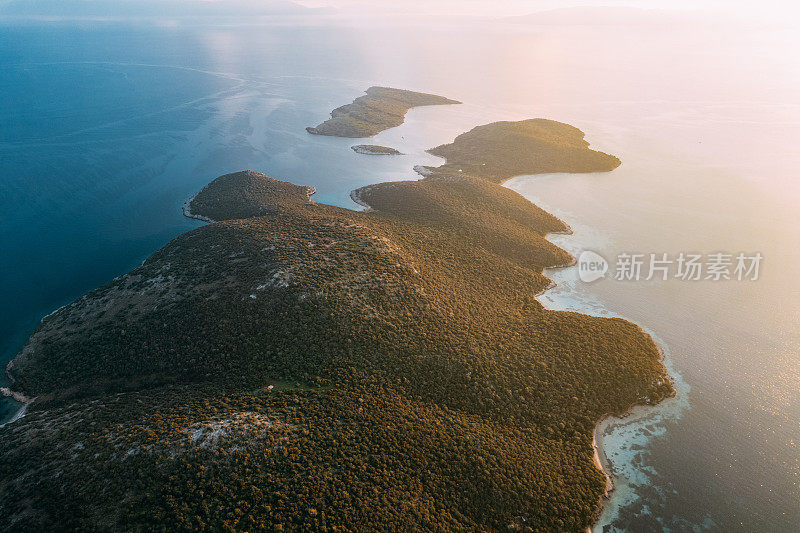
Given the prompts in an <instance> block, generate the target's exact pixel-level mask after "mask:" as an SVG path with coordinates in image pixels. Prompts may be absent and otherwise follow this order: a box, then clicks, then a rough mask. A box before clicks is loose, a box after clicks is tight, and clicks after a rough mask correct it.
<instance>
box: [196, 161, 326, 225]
mask: <svg viewBox="0 0 800 533" xmlns="http://www.w3.org/2000/svg"><path fill="white" fill-rule="evenodd" d="M315 192H316V190H315V189H314V187H298V186H297V185H294V184H292V183H289V182H287V181H278V180H275V179H272V178H269V177H267V176H265V175H264V174H262V173H260V172H254V171H252V170H244V171H241V172H234V173H232V174H225V175H224V176H220V177H219V178H217V179H215V180H214V181H212V182H211V183H209V184H208V185H206V186H205V187H203V189H202V190H201V191H200V192H199V193H197V195H196V196H195V197H194V198H192V199H191V201H190V202H189V210H190V216H200V217H204V218H209V219H211V220H232V219H236V218H250V217H257V216H264V215H267V214H272V213H276V212H278V211H280V210H281V209H286V208H290V207H291V206H294V205H298V204H305V203H308V197H309V196H311V195H312V194H314V193H315Z"/></svg>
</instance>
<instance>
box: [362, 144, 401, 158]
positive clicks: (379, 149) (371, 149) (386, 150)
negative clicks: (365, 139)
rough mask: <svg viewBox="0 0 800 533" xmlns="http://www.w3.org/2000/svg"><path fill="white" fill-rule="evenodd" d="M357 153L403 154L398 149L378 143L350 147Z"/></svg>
mask: <svg viewBox="0 0 800 533" xmlns="http://www.w3.org/2000/svg"><path fill="white" fill-rule="evenodd" d="M350 148H351V149H352V150H353V151H354V152H355V153H357V154H365V155H402V154H401V153H400V152H399V151H398V150H396V149H394V148H390V147H388V146H379V145H377V144H357V145H355V146H351V147H350Z"/></svg>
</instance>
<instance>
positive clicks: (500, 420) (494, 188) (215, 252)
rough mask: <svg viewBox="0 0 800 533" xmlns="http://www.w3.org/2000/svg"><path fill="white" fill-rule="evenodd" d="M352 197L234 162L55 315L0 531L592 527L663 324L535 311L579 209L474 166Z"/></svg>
mask: <svg viewBox="0 0 800 533" xmlns="http://www.w3.org/2000/svg"><path fill="white" fill-rule="evenodd" d="M553 124H557V123H553ZM486 146H487V148H486V149H485V150H481V149H476V151H475V152H474V157H475V158H477V160H478V161H481V162H485V161H491V160H494V159H495V157H499V156H497V154H495V153H494V152H495V151H502V150H504V148H502V144H498V143H493V144H487V145H486ZM534 146H535V145H534ZM482 167H483V165H477V166H471V167H470V168H478V169H479V170H480V169H481V168H482ZM493 168H494V167H493ZM486 176H487V177H489V178H491V179H495V174H487V175H486ZM354 195H356V196H357V198H358V199H359V201H361V202H363V203H365V204H368V205H369V206H371V208H372V209H370V210H368V211H365V212H355V211H349V210H346V209H340V208H335V207H331V206H327V205H321V204H314V203H311V202H310V200H309V198H308V194H307V189H306V188H303V187H296V186H294V185H291V184H288V183H285V182H279V181H276V180H271V179H270V178H268V177H266V176H264V175H263V174H258V173H255V172H245V173H237V174H229V175H226V176H222V177H220V178H218V179H217V180H215V182H212V184H210V185H209V186H207V187H206V188H205V189H204V190H203V191H202V192H201V193H200V194H198V195H197V197H196V198H195V199H194V200H193V201H192V203H191V209H192V212H193V213H194V214H196V215H199V216H207V217H210V218H214V219H216V220H219V222H216V223H213V224H210V225H207V226H204V227H201V228H198V229H196V230H194V231H191V232H189V233H187V234H185V235H182V236H180V237H178V238H177V239H175V240H173V241H172V242H170V243H169V244H168V245H167V246H165V247H164V248H162V249H161V250H159V251H157V252H156V253H155V254H153V255H152V256H151V257H150V258H149V259H148V260H147V261H145V263H144V264H143V265H142V266H140V267H139V268H137V269H135V270H133V271H131V272H130V273H128V274H126V275H124V276H121V277H120V278H117V279H116V280H114V281H112V282H111V283H109V284H108V285H106V286H104V287H101V288H99V289H96V290H94V291H92V292H90V293H88V294H87V295H86V296H84V297H83V298H81V299H79V300H76V301H75V302H73V303H71V304H69V305H68V306H66V307H64V308H62V309H61V310H59V311H57V312H56V313H54V314H52V315H51V316H49V317H47V318H46V319H45V320H43V322H42V324H41V325H40V326H39V328H38V329H37V330H36V332H34V334H33V335H32V336H31V339H30V341H29V343H28V344H27V345H26V347H25V348H24V349H23V351H22V352H21V353H20V355H19V356H18V357H17V358H16V359H15V362H14V366H13V368H12V370H11V373H12V375H13V378H14V379H15V380H16V381H15V388H17V389H18V390H21V391H24V392H26V393H27V394H29V395H36V396H38V399H37V400H36V402H34V403H33V404H32V405H31V406H30V408H29V414H28V415H27V416H26V417H24V418H23V419H21V420H19V421H17V422H15V423H13V424H10V425H8V426H6V427H4V428H0V440H1V441H2V442H3V443H4V445H5V446H4V449H3V451H0V530H7V531H39V530H42V529H54V528H55V529H80V530H97V529H104V530H105V529H122V530H131V529H144V530H154V529H158V530H161V529H166V530H188V529H192V530H197V529H200V530H259V529H267V530H277V531H280V530H284V531H289V530H320V531H325V530H330V531H353V530H355V531H358V530H382V531H398V530H443V531H452V530H504V529H507V528H508V527H509V526H510V525H513V526H514V527H515V528H517V529H522V530H528V531H547V530H552V531H582V530H584V529H585V528H586V527H587V526H588V525H589V524H590V523H591V522H592V521H593V519H594V517H595V515H596V513H597V511H598V508H599V499H600V496H601V495H602V494H603V492H604V489H605V481H604V477H603V475H602V473H601V472H600V471H598V470H597V468H596V467H595V466H594V463H593V452H592V447H591V442H592V432H593V428H594V426H595V423H596V422H597V420H599V419H600V418H601V417H602V416H603V415H605V414H608V413H622V412H625V411H627V410H628V409H629V408H630V407H631V406H633V405H635V404H640V403H655V402H658V401H660V400H661V399H662V398H664V397H667V396H669V395H671V394H672V387H671V384H670V381H669V379H668V377H667V375H666V373H665V370H664V368H663V366H662V365H661V363H660V361H659V354H658V351H657V349H656V346H655V345H654V343H653V341H652V340H651V339H650V337H649V336H647V335H646V334H644V333H643V332H642V331H641V330H640V329H639V328H638V327H636V326H635V325H633V324H631V323H629V322H626V321H624V320H620V319H605V318H596V317H589V316H584V315H580V314H577V313H567V312H555V311H548V310H545V309H544V308H543V307H542V306H541V305H540V304H539V303H538V301H537V300H536V299H535V298H534V296H535V295H536V294H537V293H539V292H541V291H542V290H544V289H545V288H546V287H547V285H548V283H549V281H548V280H547V278H545V277H544V276H543V275H542V268H543V267H545V266H548V265H561V264H565V263H567V262H569V261H570V260H571V258H570V256H569V255H568V254H567V253H566V252H564V251H563V250H561V249H559V248H557V247H556V246H554V245H552V244H551V243H549V242H548V241H546V240H545V239H544V235H545V234H547V233H548V232H553V231H565V230H566V229H567V228H566V226H565V225H564V224H563V223H562V222H561V221H559V220H558V219H556V218H555V217H553V216H551V215H549V214H547V213H545V212H544V211H542V210H541V209H539V208H537V207H535V206H533V205H532V204H530V203H529V202H528V201H527V200H525V199H524V198H522V197H521V196H519V195H518V194H516V193H514V192H513V191H510V190H508V189H505V188H503V187H501V186H500V185H497V184H496V183H493V182H492V181H487V180H485V179H483V175H481V174H476V175H465V173H464V172H462V173H458V174H457V175H448V174H446V173H444V172H442V171H441V170H439V171H437V172H436V173H435V175H433V176H431V177H429V178H427V179H424V180H421V181H416V182H399V183H382V184H379V185H371V186H369V187H365V188H362V189H359V190H358V191H355V192H354Z"/></svg>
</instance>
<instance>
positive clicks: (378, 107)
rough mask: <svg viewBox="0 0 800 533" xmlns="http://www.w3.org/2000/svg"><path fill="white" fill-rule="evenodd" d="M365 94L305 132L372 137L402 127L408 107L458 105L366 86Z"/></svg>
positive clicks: (441, 98) (438, 99)
mask: <svg viewBox="0 0 800 533" xmlns="http://www.w3.org/2000/svg"><path fill="white" fill-rule="evenodd" d="M366 93H367V94H366V95H365V96H359V97H358V98H356V99H355V100H353V103H351V104H347V105H343V106H342V107H337V108H336V109H334V110H333V111H331V118H329V119H328V120H326V121H325V122H323V123H322V124H320V125H319V126H317V127H315V128H312V127H308V128H306V131H308V133H313V134H315V135H330V136H334V137H372V136H373V135H376V134H378V133H380V132H382V131H383V130H386V129H389V128H394V127H395V126H399V125H400V124H402V123H403V121H404V120H405V116H406V113H407V112H408V110H409V109H411V108H412V107H418V106H425V105H447V104H460V103H461V102H458V101H456V100H450V99H449V98H445V97H443V96H437V95H435V94H427V93H418V92H414V91H406V90H403V89H392V88H389V87H370V88H369V89H367V91H366Z"/></svg>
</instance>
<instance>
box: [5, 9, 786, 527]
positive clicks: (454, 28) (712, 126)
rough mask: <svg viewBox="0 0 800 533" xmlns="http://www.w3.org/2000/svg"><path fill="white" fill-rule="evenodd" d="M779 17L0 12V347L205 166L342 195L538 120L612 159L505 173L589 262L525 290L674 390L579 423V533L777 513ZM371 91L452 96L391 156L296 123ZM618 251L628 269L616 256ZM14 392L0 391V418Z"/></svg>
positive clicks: (68, 292)
mask: <svg viewBox="0 0 800 533" xmlns="http://www.w3.org/2000/svg"><path fill="white" fill-rule="evenodd" d="M799 34H800V32H798V31H797V28H792V27H789V26H786V25H783V24H762V23H750V22H748V21H746V20H744V21H724V22H719V21H717V20H705V19H697V20H695V19H691V20H689V21H688V22H686V23H681V24H661V23H654V22H653V21H651V20H649V19H647V17H645V18H644V19H642V20H639V21H638V22H637V23H630V21H627V22H624V23H619V24H614V23H609V22H608V21H605V22H604V23H602V24H591V23H586V21H585V20H584V22H583V23H581V24H565V23H563V21H562V22H559V21H556V22H553V21H550V22H547V23H536V21H535V19H534V20H533V21H531V20H528V19H525V20H507V19H505V20H492V21H486V20H468V21H462V22H459V23H455V22H452V23H448V22H447V21H444V22H442V21H437V23H436V24H435V25H430V24H425V23H419V22H418V21H414V22H408V21H406V22H402V23H400V22H392V21H384V22H381V23H347V24H345V23H342V22H337V23H330V22H326V23H317V22H315V21H313V20H309V21H305V22H303V21H295V22H294V23H292V24H258V25H256V24H248V23H247V22H246V21H242V22H240V23H231V22H230V21H229V22H227V23H224V24H223V23H218V24H217V23H213V22H203V23H200V22H197V21H192V22H189V23H183V22H181V21H170V23H169V24H163V23H155V22H147V21H142V20H140V21H137V22H129V23H125V22H119V21H116V22H114V21H64V20H40V21H28V22H20V21H14V22H9V21H0V222H1V225H0V250H2V253H0V365H3V366H5V364H6V362H7V361H9V360H10V359H12V358H13V357H14V355H15V354H16V353H17V352H18V351H19V349H20V348H21V347H22V345H23V344H24V343H25V340H26V339H27V337H28V336H29V335H30V333H31V332H32V331H33V330H34V328H35V327H36V325H37V324H38V323H39V321H40V320H41V319H42V317H43V316H45V315H47V314H48V313H51V312H52V311H54V310H55V309H57V308H59V307H60V306H62V305H65V304H67V303H69V302H70V301H72V300H74V299H75V298H78V297H80V296H81V295H82V294H84V293H85V292H87V291H89V290H91V289H93V288H95V287H97V286H100V285H102V284H104V283H107V282H109V281H110V280H112V279H113V278H114V277H116V276H118V275H120V274H123V273H125V272H127V271H129V270H130V269H132V268H135V267H136V266H138V265H139V264H140V263H141V262H142V260H144V259H145V258H146V257H147V256H149V255H150V254H151V253H152V252H154V251H155V250H157V249H158V248H160V247H161V246H163V245H164V244H166V243H167V242H168V241H169V240H170V239H172V238H174V237H176V236H178V235H180V234H181V233H184V232H186V231H190V230H192V229H194V228H197V227H199V226H200V225H201V224H202V223H201V222H198V221H195V220H190V219H187V218H185V217H183V215H182V213H181V206H182V204H183V203H184V202H185V201H186V200H187V199H188V198H189V197H191V196H192V195H193V194H194V193H195V192H197V191H198V190H199V189H200V188H201V187H202V186H203V185H205V184H206V183H208V182H209V181H211V180H212V179H214V178H215V177H217V176H219V175H221V174H224V173H228V172H233V171H238V170H244V169H252V170H258V171H261V172H264V173H266V174H268V175H269V176H271V177H274V178H277V179H282V180H288V181H292V182H294V183H297V184H302V185H313V186H314V187H316V189H317V193H316V194H315V195H314V196H313V200H314V201H316V202H320V203H329V204H333V205H338V206H343V207H349V208H354V209H356V208H358V207H357V206H356V205H355V204H353V203H352V201H351V200H350V199H349V192H350V191H351V190H353V189H355V188H357V187H360V186H363V185H367V184H370V183H375V182H378V181H394V180H400V179H417V178H418V177H419V176H417V175H415V173H414V172H413V171H412V168H413V166H414V165H419V164H423V165H424V164H428V165H436V164H439V162H441V160H440V159H438V158H436V157H434V156H431V155H429V154H426V153H425V150H426V149H427V148H431V147H433V146H436V145H439V144H442V143H446V142H450V141H452V139H453V138H454V137H455V136H456V135H458V134H459V133H461V132H464V131H467V130H469V129H471V128H472V127H474V126H476V125H479V124H483V123H487V122H492V121H497V120H520V119H524V118H534V117H542V118H550V119H554V120H559V121H563V122H567V123H570V124H572V125H574V126H576V127H578V128H580V129H581V130H583V131H584V132H586V139H587V140H588V141H589V142H590V143H591V147H592V148H595V149H598V150H602V151H605V152H608V153H612V154H614V155H616V156H618V157H619V158H620V159H621V160H622V165H621V166H620V167H619V168H618V169H616V170H614V171H613V172H610V173H599V174H556V175H539V176H521V177H517V178H514V179H512V180H510V181H509V182H508V183H507V184H506V185H507V186H508V187H510V188H511V189H513V190H515V191H517V192H519V193H520V194H522V195H524V196H525V197H527V198H528V199H530V200H531V201H533V202H534V203H536V204H537V205H539V206H541V207H543V208H544V209H546V210H548V211H550V212H552V213H554V214H556V215H557V216H559V217H560V218H562V219H563V220H564V221H565V222H567V223H568V224H569V225H570V226H571V228H572V230H573V233H572V234H571V235H565V236H561V235H559V236H552V237H551V238H552V240H553V241H554V242H557V243H558V244H559V245H561V246H563V247H564V248H566V249H567V250H569V251H570V252H572V253H573V254H574V255H575V256H576V257H580V256H581V254H584V253H585V252H587V251H588V252H592V253H593V254H596V256H599V257H601V258H602V259H603V260H604V261H605V263H606V264H607V268H608V270H607V272H606V274H605V276H604V277H602V278H600V279H597V280H593V281H585V280H584V279H583V276H582V275H581V273H582V271H581V265H580V263H579V264H578V265H577V266H575V267H572V268H568V269H562V270H557V271H548V275H550V276H551V277H552V278H553V279H554V281H556V283H557V286H556V287H555V288H554V289H552V290H550V291H549V292H547V293H546V294H544V295H543V296H542V297H541V298H540V300H541V301H542V302H543V303H545V305H547V306H548V307H551V308H555V309H570V310H576V311H579V312H584V313H590V314H596V315H600V316H620V317H624V318H626V319H629V320H631V321H633V322H636V323H637V324H639V325H640V326H642V327H643V328H644V329H645V330H646V331H647V332H649V333H650V334H651V335H652V336H653V338H654V339H655V340H656V341H657V342H658V343H659V345H660V346H661V348H662V350H663V352H664V355H665V364H666V365H667V367H668V369H669V370H670V373H671V374H672V376H673V379H674V381H675V388H676V390H677V395H676V397H675V398H673V399H670V400H667V401H666V402H664V403H663V404H661V405H659V406H656V407H652V408H646V409H637V410H636V411H635V412H634V413H633V414H632V415H631V416H629V417H627V418H624V419H612V420H609V421H607V422H606V423H604V425H603V426H602V427H601V428H600V429H599V431H598V445H599V446H600V447H601V449H602V452H603V453H602V455H603V456H604V457H605V458H606V459H605V467H606V469H607V470H608V471H609V473H610V474H611V475H612V477H613V479H614V482H615V486H616V489H615V490H614V492H613V493H612V495H611V497H610V499H608V500H607V501H606V502H605V507H604V511H603V515H602V517H601V519H600V522H599V523H598V524H597V526H596V527H595V529H596V530H597V531H616V530H626V531H654V530H664V531H705V530H710V531H771V532H772V531H786V532H790V531H798V530H800V486H799V485H798V483H800V449H799V448H798V445H799V444H800V327H798V326H799V325H800V276H799V275H798V272H800V214H798V213H799V211H798V208H797V206H798V203H800V175H799V174H798V172H800V150H798V148H797V147H798V144H799V143H800V91H798V87H800V39H799V38H798V37H797V35H799ZM372 85H385V86H393V87H401V88H407V89H413V90H419V91H426V92H433V93H437V94H441V95H443V96H447V97H450V98H454V99H457V100H460V101H462V102H463V104H461V105H454V106H435V107H425V108H417V109H414V110H412V111H410V112H409V114H408V116H407V119H406V122H405V124H403V125H402V126H400V127H397V128H393V129H390V130H387V131H385V132H383V133H381V134H379V135H377V136H376V137H375V138H373V139H370V140H369V143H374V144H383V145H387V146H391V147H394V148H397V149H399V150H400V151H401V152H403V154H404V155H400V156H368V155H360V154H356V153H355V152H353V151H352V150H351V149H350V147H351V146H352V145H353V144H358V143H359V142H365V141H364V140H361V141H358V140H353V139H339V138H331V137H321V136H313V135H309V134H307V133H306V131H305V127H306V126H313V125H316V124H318V123H319V122H321V121H323V120H324V119H325V118H327V116H328V114H329V113H330V111H331V110H332V109H333V108H335V107H338V106H339V105H342V104H345V103H348V102H350V101H352V99H353V98H355V97H357V96H359V95H360V94H362V92H363V91H364V90H365V89H366V88H367V87H369V86H372ZM651 254H653V256H655V257H657V258H659V259H662V260H663V259H665V258H666V259H667V260H668V261H672V263H669V268H668V270H669V271H668V272H667V275H666V277H667V279H664V278H663V276H662V275H661V273H662V271H659V272H658V275H655V276H648V275H647V274H648V272H647V270H648V267H649V266H651V265H650V261H651V257H652V256H651ZM664 254H666V256H664ZM681 254H684V257H686V256H688V255H699V256H700V257H701V261H702V262H703V264H704V266H705V267H706V269H709V268H711V267H710V266H709V264H708V263H709V262H710V261H711V260H712V259H713V256H715V254H716V255H722V256H723V257H727V256H730V260H731V261H733V262H734V263H735V261H736V257H737V256H738V254H743V255H744V256H746V257H753V256H755V255H756V254H759V255H760V256H761V257H762V260H760V262H759V263H758V266H759V270H758V276H757V279H751V278H752V277H753V276H752V275H751V276H749V277H746V278H745V279H742V280H739V279H736V276H731V277H732V279H724V277H722V278H721V279H719V280H717V279H713V277H712V279H705V278H706V272H707V271H708V270H706V271H703V276H702V277H701V279H699V280H692V279H683V278H682V277H680V276H678V275H677V270H676V269H677V268H678V265H677V258H678V257H679V256H681ZM596 256H595V255H592V257H596ZM626 257H627V258H628V261H630V258H631V257H636V258H641V259H642V260H643V266H642V273H641V274H642V275H641V276H633V275H631V272H630V271H629V272H627V275H620V272H621V269H620V265H624V264H625V261H626V259H625V258H626ZM717 263H719V261H717ZM662 266H663V264H662ZM731 272H733V267H731ZM751 274H752V272H751ZM648 277H649V278H650V279H647V278H648ZM617 278H620V279H617ZM3 379H5V378H3ZM4 384H5V385H7V382H3V383H0V385H4ZM19 407H20V405H19V404H18V403H16V402H13V401H11V400H9V399H2V403H0V421H3V420H7V419H9V418H10V417H11V416H12V415H13V414H14V413H15V412H16V411H17V410H18V409H19Z"/></svg>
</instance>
